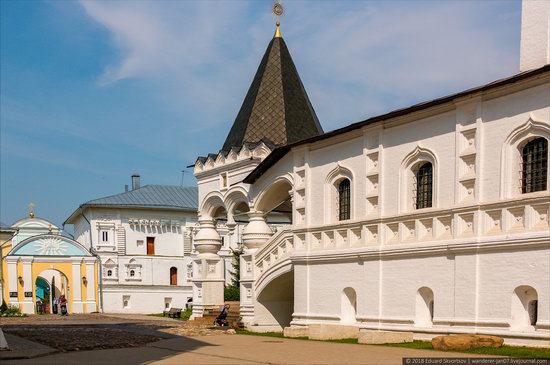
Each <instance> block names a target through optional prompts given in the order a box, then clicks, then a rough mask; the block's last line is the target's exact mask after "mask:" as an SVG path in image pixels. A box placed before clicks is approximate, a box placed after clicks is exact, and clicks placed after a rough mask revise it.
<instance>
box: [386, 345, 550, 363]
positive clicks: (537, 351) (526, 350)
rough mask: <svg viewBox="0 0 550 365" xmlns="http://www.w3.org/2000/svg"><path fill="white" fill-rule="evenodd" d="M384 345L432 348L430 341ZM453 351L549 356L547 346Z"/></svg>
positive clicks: (524, 356) (517, 355)
mask: <svg viewBox="0 0 550 365" xmlns="http://www.w3.org/2000/svg"><path fill="white" fill-rule="evenodd" d="M384 346H391V347H402V348H408V349H418V350H433V348H432V343H431V342H430V341H413V342H405V343H392V344H387V345H384ZM454 352H463V353H467V354H479V355H494V356H506V357H520V358H546V359H548V358H550V349H548V348H539V347H524V346H508V345H504V346H502V347H501V348H493V347H484V348H480V349H472V350H465V351H454Z"/></svg>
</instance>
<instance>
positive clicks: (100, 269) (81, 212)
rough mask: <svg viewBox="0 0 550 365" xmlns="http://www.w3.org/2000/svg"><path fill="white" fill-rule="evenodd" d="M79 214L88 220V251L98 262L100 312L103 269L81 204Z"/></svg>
mask: <svg viewBox="0 0 550 365" xmlns="http://www.w3.org/2000/svg"><path fill="white" fill-rule="evenodd" d="M80 214H82V217H84V219H85V220H86V222H88V226H89V227H90V253H91V254H92V255H93V256H94V257H95V258H96V260H97V262H98V263H99V267H98V273H97V276H98V277H99V280H98V282H99V308H100V310H101V313H103V275H101V273H102V271H103V269H102V265H101V257H99V255H98V253H97V251H96V249H95V248H94V246H93V240H92V223H91V222H90V221H89V220H88V218H86V215H85V214H84V211H83V210H82V205H81V206H80Z"/></svg>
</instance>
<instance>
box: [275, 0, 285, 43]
mask: <svg viewBox="0 0 550 365" xmlns="http://www.w3.org/2000/svg"><path fill="white" fill-rule="evenodd" d="M273 14H275V16H276V17H277V22H276V23H275V25H276V26H277V28H276V29H275V38H281V16H282V15H283V14H284V9H283V4H281V1H280V0H275V1H274V2H273Z"/></svg>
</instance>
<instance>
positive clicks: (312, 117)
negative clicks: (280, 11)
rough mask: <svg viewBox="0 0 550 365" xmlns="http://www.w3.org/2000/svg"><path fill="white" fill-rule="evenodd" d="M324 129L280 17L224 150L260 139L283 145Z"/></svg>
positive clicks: (314, 134)
mask: <svg viewBox="0 0 550 365" xmlns="http://www.w3.org/2000/svg"><path fill="white" fill-rule="evenodd" d="M322 133H323V129H322V127H321V124H320V123H319V119H317V115H316V114H315V110H314V109H313V106H312V105H311V102H310V101H309V98H308V96H307V93H306V90H305V88H304V85H303V84H302V81H301V80H300V76H299V75H298V71H297V70H296V66H295V65H294V62H293V61H292V57H291V56H290V52H289V51H288V48H287V46H286V43H285V41H284V40H283V37H282V36H281V31H280V25H279V22H278V21H277V29H276V32H275V35H274V37H273V39H272V40H271V42H269V45H268V46H267V50H266V51H265V54H264V56H263V58H262V61H261V62H260V66H259V67H258V70H257V71H256V75H255V76H254V79H253V81H252V85H250V88H249V89H248V92H247V94H246V97H245V99H244V102H243V104H242V106H241V109H240V110H239V113H238V114H237V118H235V122H234V123H233V126H232V127H231V130H230V131H229V134H228V136H227V138H226V140H225V143H224V144H223V148H222V150H223V151H229V150H231V149H232V148H239V147H241V146H242V145H243V144H245V143H256V142H259V141H263V142H266V143H268V144H269V143H270V144H272V145H274V146H283V145H286V144H289V143H293V142H297V141H299V140H302V139H305V138H309V137H314V136H317V135H320V134H322Z"/></svg>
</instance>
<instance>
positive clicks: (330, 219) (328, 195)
mask: <svg viewBox="0 0 550 365" xmlns="http://www.w3.org/2000/svg"><path fill="white" fill-rule="evenodd" d="M344 179H348V180H349V182H350V207H349V213H350V214H349V219H346V220H344V221H340V220H339V214H338V185H340V183H341V182H342V180H344ZM324 190H325V191H324V194H325V196H324V206H325V207H324V208H325V209H324V211H325V223H336V222H347V221H351V220H354V219H355V218H356V214H355V205H356V204H355V200H356V198H357V197H356V191H357V189H356V188H355V179H354V175H353V172H352V171H351V169H349V168H347V167H345V166H342V164H341V163H340V162H338V163H337V165H336V167H335V168H334V169H332V171H331V172H329V173H328V174H327V178H326V180H325V189H324Z"/></svg>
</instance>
